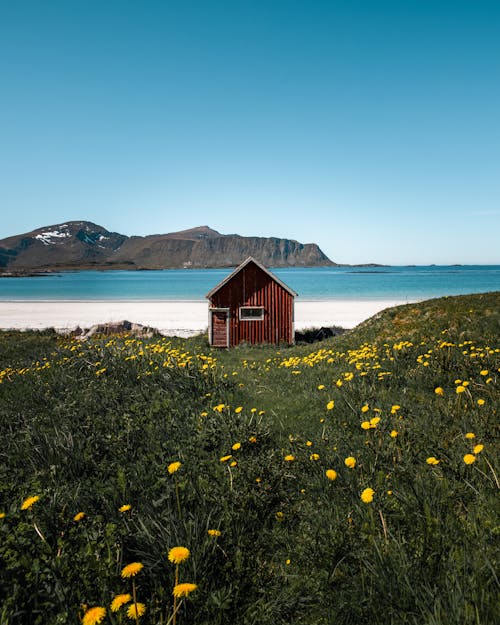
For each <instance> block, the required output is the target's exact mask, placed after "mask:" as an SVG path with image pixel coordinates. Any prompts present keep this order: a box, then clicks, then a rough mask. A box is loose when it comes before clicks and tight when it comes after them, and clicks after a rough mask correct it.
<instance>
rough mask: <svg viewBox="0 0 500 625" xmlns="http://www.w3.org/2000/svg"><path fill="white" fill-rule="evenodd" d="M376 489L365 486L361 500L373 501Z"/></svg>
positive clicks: (364, 501) (365, 501)
mask: <svg viewBox="0 0 500 625" xmlns="http://www.w3.org/2000/svg"><path fill="white" fill-rule="evenodd" d="M374 494H375V491H374V490H373V488H365V490H364V491H363V492H362V493H361V501H362V502H363V503H371V502H372V501H373V495H374Z"/></svg>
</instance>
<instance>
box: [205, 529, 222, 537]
mask: <svg viewBox="0 0 500 625" xmlns="http://www.w3.org/2000/svg"><path fill="white" fill-rule="evenodd" d="M207 533H208V535H209V536H220V535H221V534H222V532H221V531H220V530H207Z"/></svg>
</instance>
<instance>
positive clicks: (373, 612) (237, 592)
mask: <svg viewBox="0 0 500 625" xmlns="http://www.w3.org/2000/svg"><path fill="white" fill-rule="evenodd" d="M499 311H500V294H499V293H491V294H484V295H471V296H461V297H454V298H451V297H450V298H442V299H436V300H429V301H428V302H424V303H421V304H416V305H407V306H401V307H397V308H394V309H390V310H387V311H384V312H383V313H381V314H379V315H377V316H376V317H375V318H373V319H371V320H369V321H367V322H365V323H364V324H362V325H361V326H359V327H358V328H356V329H355V330H353V331H351V332H348V333H346V334H344V335H342V336H339V337H336V338H333V339H328V340H326V341H323V342H320V343H316V344H313V345H297V346H294V347H282V348H276V347H254V348H250V347H240V348H237V349H234V350H231V351H211V350H210V349H209V348H208V346H207V343H206V339H205V338H204V337H197V338H195V339H190V340H180V339H179V340H177V339H175V340H170V339H167V338H163V337H157V338H156V339H151V340H138V339H135V338H133V337H111V338H110V337H103V338H98V339H94V340H91V341H88V342H78V341H75V340H70V339H66V338H63V337H59V336H57V335H56V334H55V333H51V332H46V333H7V332H5V333H2V334H0V436H1V438H0V440H1V441H2V443H3V445H2V446H1V448H0V450H1V451H0V453H1V455H2V462H1V463H0V517H1V518H0V557H1V559H2V563H3V564H2V567H0V606H1V608H0V624H1V625H7V624H9V625H12V624H18V623H19V624H21V623H23V624H24V623H30V624H38V623H40V624H41V623H44V624H45V623H51V624H52V623H54V624H56V623H61V624H62V623H75V624H76V623H79V622H81V618H82V617H83V619H84V620H83V622H84V623H85V624H86V625H89V624H93V623H99V622H102V623H125V622H134V621H136V619H135V617H134V609H135V607H134V606H135V605H136V604H134V601H133V595H134V593H135V596H136V602H137V605H138V606H139V607H138V613H142V608H141V605H142V604H144V608H145V613H144V614H141V616H140V617H139V616H138V617H137V620H139V621H140V623H142V624H152V623H155V624H156V623H158V624H159V623H163V624H167V623H177V624H179V625H180V624H183V625H184V624H194V623H196V624H197V625H200V624H207V625H208V624H210V625H212V624H217V623H220V624H222V623H232V624H234V623H237V624H242V625H243V624H245V625H247V624H253V623H255V624H257V623H259V624H260V625H266V624H269V625H271V624H272V625H274V624H280V623H282V624H285V623H286V624H290V623H293V624H299V623H300V624H307V625H316V624H317V625H319V624H330V623H336V624H338V623H340V624H342V623H345V624H348V623H356V624H358V623H371V624H379V623H380V624H381V625H382V624H383V625H389V624H396V623H397V624H400V623H404V624H406V623H408V624H417V623H418V625H422V624H429V625H431V624H432V625H437V624H455V623H456V624H457V625H458V624H468V623H470V624H472V623H474V624H478V623H480V624H493V623H497V622H499V621H500V607H499V604H498V601H497V598H498V593H499V590H500V588H499V580H498V573H497V571H498V564H499V562H498V557H499V553H498V544H499V542H498V540H499V534H500V523H499V514H498V512H499V505H498V488H499V470H498V408H499V401H498V399H499V393H498V379H499V367H500V357H499V354H500V349H499V347H500V346H499V344H498V336H499V329H500V327H499V325H500V315H499ZM178 463H180V464H178ZM37 498H38V499H37ZM23 505H24V509H22V507H23ZM177 546H183V547H186V548H187V549H189V551H190V555H189V557H188V558H186V559H185V560H183V561H182V562H179V563H178V564H176V563H175V560H176V559H177V560H179V559H181V560H182V558H179V556H178V554H179V553H180V552H178V551H174V552H170V550H171V549H172V548H173V547H177ZM169 552H170V555H171V559H173V560H174V562H172V561H170V560H169V558H168V554H169ZM182 553H184V555H185V552H182ZM176 554H177V556H176ZM182 557H184V556H182ZM134 563H140V564H141V565H142V568H141V567H140V566H139V565H137V564H136V565H135V566H133V567H131V568H130V567H128V568H127V566H128V565H130V564H134ZM130 572H133V573H137V574H136V575H134V576H132V577H129V576H127V575H129V574H130ZM176 582H179V583H180V584H181V586H177V594H178V595H179V597H177V598H174V597H173V594H172V592H173V587H174V586H175V584H176ZM182 583H192V584H196V586H197V587H196V589H194V590H193V588H192V587H191V586H182ZM128 594H130V595H131V597H130V600H129V601H128V602H127V603H126V605H124V607H122V608H120V609H119V610H118V611H116V612H114V611H113V610H112V609H111V602H112V600H113V598H114V597H116V596H117V595H118V596H119V597H120V599H118V600H116V601H115V603H114V606H113V607H117V604H118V603H120V601H121V600H123V601H126V599H127V598H128V597H127V595H128ZM183 595H188V596H183ZM93 608H96V609H95V610H93ZM97 608H103V609H105V610H106V614H104V612H103V610H98V609H97ZM127 610H129V612H130V616H131V618H129V616H127ZM174 611H175V614H174Z"/></svg>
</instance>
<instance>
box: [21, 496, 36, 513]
mask: <svg viewBox="0 0 500 625" xmlns="http://www.w3.org/2000/svg"><path fill="white" fill-rule="evenodd" d="M39 499H40V497H39V496H38V495H33V496H32V497H28V498H27V499H25V500H24V501H23V503H22V504H21V510H29V509H30V508H31V506H32V505H33V504H35V503H36V502H37V501H38V500H39Z"/></svg>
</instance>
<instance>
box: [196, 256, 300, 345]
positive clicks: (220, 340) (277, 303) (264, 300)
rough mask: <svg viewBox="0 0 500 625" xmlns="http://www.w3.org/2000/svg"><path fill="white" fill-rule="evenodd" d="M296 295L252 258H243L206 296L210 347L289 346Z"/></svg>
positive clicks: (292, 340)
mask: <svg viewBox="0 0 500 625" xmlns="http://www.w3.org/2000/svg"><path fill="white" fill-rule="evenodd" d="M296 295H297V293H295V291H292V289H290V288H289V287H288V286H286V284H284V283H283V282H281V280H279V279H278V278H277V277H276V276H274V275H273V274H272V273H271V272H270V271H268V270H267V269H266V268H265V267H263V266H262V265H261V264H260V263H258V262H257V261H256V260H255V259H254V258H252V257H250V258H247V259H246V260H245V262H243V263H242V264H241V265H240V266H239V267H237V268H236V269H235V270H234V271H233V273H231V274H230V275H229V276H227V277H226V278H225V279H224V280H222V282H220V283H219V284H218V285H217V286H216V287H215V288H213V289H212V290H211V291H210V293H207V296H206V297H207V298H208V300H209V309H208V339H209V342H210V345H213V346H214V347H233V346H235V345H238V344H239V343H248V344H251V345H256V344H259V343H288V344H291V343H293V342H294V327H293V326H294V315H293V305H294V297H295V296H296Z"/></svg>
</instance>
